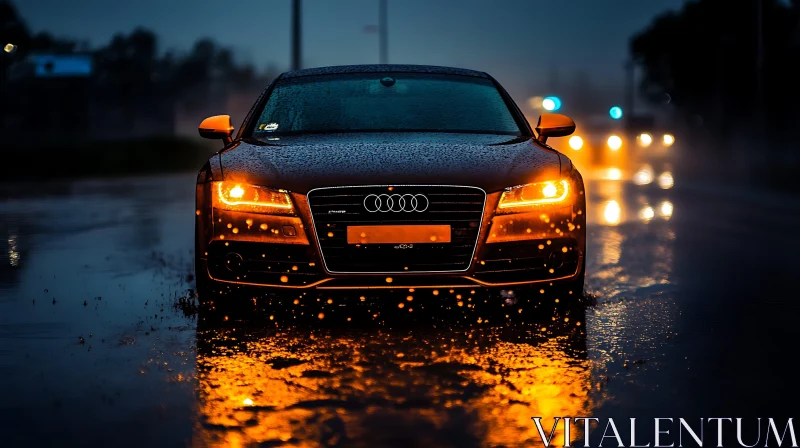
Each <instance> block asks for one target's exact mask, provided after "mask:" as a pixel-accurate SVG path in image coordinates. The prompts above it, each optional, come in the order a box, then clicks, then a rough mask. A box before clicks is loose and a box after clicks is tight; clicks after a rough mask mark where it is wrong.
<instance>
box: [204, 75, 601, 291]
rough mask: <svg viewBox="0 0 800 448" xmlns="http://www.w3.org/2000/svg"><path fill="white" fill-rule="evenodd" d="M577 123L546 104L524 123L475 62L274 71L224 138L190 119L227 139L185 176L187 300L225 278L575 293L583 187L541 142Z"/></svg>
mask: <svg viewBox="0 0 800 448" xmlns="http://www.w3.org/2000/svg"><path fill="white" fill-rule="evenodd" d="M574 129H575V123H574V122H573V121H572V120H571V119H570V118H569V117H566V116H564V115H560V114H543V115H541V116H540V117H539V121H538V124H537V126H536V128H535V133H534V129H532V128H531V126H530V125H529V123H528V122H527V120H526V119H525V118H524V116H523V114H522V113H521V111H520V109H519V108H518V107H517V106H516V104H515V103H514V102H513V100H512V99H511V97H510V96H509V94H508V93H507V92H506V91H505V90H504V89H503V87H501V85H500V84H499V83H498V82H497V81H496V80H495V79H494V78H492V77H491V76H489V75H488V74H486V73H484V72H479V71H472V70H465V69H456V68H447V67H432V66H416V65H363V66H338V67H325V68H316V69H305V70H297V71H291V72H287V73H283V74H281V75H279V76H278V77H277V78H276V79H275V80H274V81H273V82H272V83H271V84H270V86H269V87H268V88H267V89H266V90H265V91H264V92H263V93H262V94H261V96H260V97H259V98H258V100H257V101H256V102H255V104H254V105H253V107H252V109H251V110H250V112H249V113H248V115H247V116H246V117H245V119H244V122H243V123H242V125H241V126H240V128H239V130H238V132H237V133H236V134H235V135H234V127H233V126H232V125H231V120H230V116H228V115H218V116H214V117H210V118H207V119H206V120H204V121H203V122H202V123H201V124H200V126H199V132H200V135H201V136H203V137H207V138H211V139H220V140H222V141H223V142H224V147H223V148H222V149H221V150H220V151H219V152H217V153H216V154H214V155H213V156H212V157H211V158H209V160H208V161H207V162H206V163H205V165H204V166H203V167H202V169H201V170H200V171H199V173H198V177H197V187H196V206H197V207H196V223H195V224H196V228H195V253H196V257H195V258H196V259H195V270H196V278H197V284H198V297H199V298H200V300H201V302H203V301H208V300H214V299H215V297H223V296H224V294H223V295H220V292H222V291H229V292H230V291H234V290H236V289H237V288H238V287H248V288H249V287H260V288H265V289H266V290H273V291H278V290H334V289H338V290H342V289H344V290H349V289H403V288H420V289H426V288H427V289H437V288H439V289H441V288H448V289H453V288H472V289H474V288H492V289H494V290H498V289H501V290H503V291H505V290H510V291H515V290H520V289H524V288H530V287H534V288H535V290H536V291H537V293H538V291H539V289H541V288H548V289H549V288H550V287H551V286H552V287H554V288H555V287H558V288H566V289H568V290H569V292H570V293H574V294H575V296H576V297H577V296H579V295H581V294H582V292H583V283H584V276H585V266H586V219H585V217H586V214H585V209H586V197H585V194H584V183H583V178H582V176H581V174H580V173H579V172H578V170H577V169H576V168H575V167H574V166H573V165H572V163H571V161H570V159H569V158H568V157H567V156H565V155H564V154H562V153H560V152H558V151H556V150H555V149H553V148H552V147H550V146H549V145H548V144H547V140H548V138H550V137H563V136H568V135H570V134H571V133H572V132H573V131H574ZM206 291H209V292H206ZM212 291H213V292H212ZM224 300H228V299H224ZM231 300H233V299H231Z"/></svg>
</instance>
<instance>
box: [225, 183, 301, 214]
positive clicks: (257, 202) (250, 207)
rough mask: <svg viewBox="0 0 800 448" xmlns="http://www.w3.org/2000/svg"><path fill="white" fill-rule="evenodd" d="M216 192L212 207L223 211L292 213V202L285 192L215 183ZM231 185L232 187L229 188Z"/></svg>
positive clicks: (238, 184) (253, 186) (252, 186)
mask: <svg viewBox="0 0 800 448" xmlns="http://www.w3.org/2000/svg"><path fill="white" fill-rule="evenodd" d="M215 183H216V184H217V185H216V186H217V191H216V194H215V195H213V196H214V204H213V205H214V207H217V208H221V209H225V210H240V211H252V212H260V213H268V212H270V211H272V212H276V213H279V214H286V213H293V210H292V209H293V206H292V200H291V198H290V197H289V193H288V192H287V191H285V190H274V189H270V188H265V187H259V186H255V185H245V184H241V183H235V184H233V185H232V184H231V182H225V181H223V182H215ZM231 185H232V186H231Z"/></svg>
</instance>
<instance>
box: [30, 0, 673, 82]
mask: <svg viewBox="0 0 800 448" xmlns="http://www.w3.org/2000/svg"><path fill="white" fill-rule="evenodd" d="M388 2H389V12H388V16H389V26H388V29H389V62H391V63H416V64H432V65H448V66H456V67H465V68H472V69H477V70H482V71H487V72H489V73H491V74H492V75H494V76H495V77H496V78H497V79H498V80H499V81H500V82H501V83H503V84H504V85H505V86H506V87H507V88H508V90H509V91H510V92H511V93H512V95H514V96H515V97H517V98H519V97H520V96H523V95H525V96H527V95H535V94H538V93H546V92H544V90H547V89H548V88H550V87H551V85H552V83H553V81H554V80H555V79H558V80H560V81H559V82H561V83H563V82H565V80H568V79H570V77H572V76H574V75H575V73H576V72H578V71H583V72H585V73H587V74H589V75H590V76H592V77H593V79H594V81H595V82H596V84H597V85H598V86H604V87H605V88H606V89H608V90H617V89H619V88H621V86H622V81H623V79H624V74H623V70H622V64H623V61H624V60H625V58H626V54H627V44H628V38H629V37H630V36H631V35H632V34H633V33H635V32H636V31H638V30H641V29H643V28H644V27H646V26H647V25H648V24H649V23H650V21H651V20H652V18H653V17H654V16H655V15H657V14H659V13H661V12H664V11H667V10H677V9H679V8H680V7H681V6H682V4H683V3H684V0H569V1H564V0H562V1H556V0H551V1H538V0H388ZM290 4H291V2H290V0H237V1H220V0H216V1H212V0H135V1H124V0H72V1H64V0H17V1H16V5H17V8H18V10H19V12H20V14H21V15H22V16H23V18H24V19H25V20H26V21H27V23H28V25H29V27H30V28H31V29H32V30H33V31H41V30H48V31H50V32H51V33H53V34H55V35H56V36H64V37H71V38H75V39H80V40H86V41H88V42H89V44H90V45H91V46H92V47H97V46H100V45H102V44H104V43H106V42H108V40H109V39H110V38H111V36H112V35H114V34H115V33H118V32H126V33H127V32H130V31H131V30H133V29H134V28H135V27H136V26H139V25H141V26H144V27H147V28H149V29H151V30H153V31H155V32H156V33H157V34H158V35H159V37H160V39H161V40H160V48H161V50H165V49H175V50H179V51H185V50H188V49H190V48H191V45H192V43H193V42H194V41H195V40H196V39H197V38H199V37H204V36H209V37H212V38H214V39H215V40H217V41H218V42H219V43H220V44H222V45H226V46H230V47H232V48H233V49H234V50H236V52H237V55H238V57H239V58H240V59H241V60H244V61H249V62H253V63H255V64H256V65H258V66H262V67H263V66H266V65H267V64H273V65H274V66H275V67H276V68H277V69H278V70H279V71H284V70H286V69H288V66H289V43H290V40H289V36H290V20H289V18H290ZM303 21H304V22H303V27H304V29H303V39H304V42H303V52H304V54H303V64H304V66H306V67H317V66H325V65H340V64H359V63H377V62H378V35H377V34H369V33H366V32H365V27H366V26H368V25H377V21H378V2H377V0H335V1H334V0H303Z"/></svg>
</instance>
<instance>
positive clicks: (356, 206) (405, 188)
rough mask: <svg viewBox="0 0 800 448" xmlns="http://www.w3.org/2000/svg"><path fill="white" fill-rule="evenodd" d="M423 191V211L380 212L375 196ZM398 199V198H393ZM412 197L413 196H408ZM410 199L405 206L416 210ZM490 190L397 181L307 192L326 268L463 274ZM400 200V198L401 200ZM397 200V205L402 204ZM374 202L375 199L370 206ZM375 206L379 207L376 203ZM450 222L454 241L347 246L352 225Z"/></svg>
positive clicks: (470, 259) (360, 271)
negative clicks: (369, 200)
mask: <svg viewBox="0 0 800 448" xmlns="http://www.w3.org/2000/svg"><path fill="white" fill-rule="evenodd" d="M382 194H386V195H424V196H425V197H426V198H427V199H428V201H429V203H428V207H427V208H424V207H423V200H422V198H420V199H419V201H418V202H417V204H418V205H419V207H418V208H419V209H424V211H385V212H382V211H375V212H369V211H368V210H367V208H365V205H364V200H365V199H366V198H367V197H368V196H370V195H382ZM394 197H395V198H398V197H399V196H394ZM406 197H410V196H406ZM410 202H411V201H408V202H407V203H406V205H407V206H406V208H407V209H410V208H411V203H410ZM485 202H486V192H484V191H483V190H481V189H480V188H477V187H462V186H444V185H397V186H392V187H389V186H363V187H331V188H319V189H315V190H312V191H310V192H309V193H308V204H309V206H310V208H311V216H312V218H313V221H314V230H315V231H316V234H317V238H318V241H319V247H320V253H321V254H322V258H323V261H324V263H325V267H326V268H327V269H328V271H330V272H333V273H404V272H406V273H410V272H458V271H466V270H467V269H469V266H470V262H471V261H472V257H473V254H474V253H475V244H476V243H477V241H478V233H479V232H480V227H481V219H482V218H483V207H484V204H485ZM398 203H399V202H398ZM398 203H395V205H396V207H395V208H396V209H399V208H400V207H399V206H397V204H398ZM370 205H372V206H374V202H373V203H372V204H370ZM372 208H374V207H372ZM382 224H383V225H406V224H407V225H415V224H416V225H420V224H438V225H445V224H446V225H449V226H450V229H451V241H450V242H449V243H421V244H420V243H418V244H410V245H409V244H406V245H400V244H348V243H347V227H348V226H351V225H382Z"/></svg>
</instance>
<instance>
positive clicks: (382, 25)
mask: <svg viewBox="0 0 800 448" xmlns="http://www.w3.org/2000/svg"><path fill="white" fill-rule="evenodd" d="M386 15H387V14H386V0H380V3H379V5H378V32H379V33H380V44H379V45H380V62H381V64H388V63H389V49H388V42H387V41H388V39H389V36H388V34H389V30H388V29H387V24H386V22H387V20H386Z"/></svg>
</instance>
